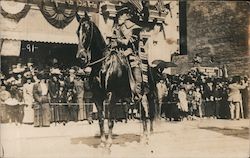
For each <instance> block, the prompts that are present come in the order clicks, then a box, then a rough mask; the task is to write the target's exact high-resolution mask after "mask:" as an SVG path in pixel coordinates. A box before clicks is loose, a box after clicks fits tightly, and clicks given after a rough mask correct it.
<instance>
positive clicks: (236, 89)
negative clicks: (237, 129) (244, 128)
mask: <svg viewBox="0 0 250 158" xmlns="http://www.w3.org/2000/svg"><path fill="white" fill-rule="evenodd" d="M246 87H247V82H245V81H243V82H241V80H240V76H234V77H233V80H232V83H231V84H229V86H228V88H229V89H230V92H229V94H228V96H229V97H228V101H229V102H230V104H229V107H230V114H231V119H232V120H233V119H236V120H239V119H240V110H243V109H242V96H241V93H240V90H241V89H245V88H246ZM242 112H243V111H242ZM242 114H243V113H242Z"/></svg>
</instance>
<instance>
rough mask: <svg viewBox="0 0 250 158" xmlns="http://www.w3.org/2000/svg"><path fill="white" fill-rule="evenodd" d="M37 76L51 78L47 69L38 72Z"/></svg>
mask: <svg viewBox="0 0 250 158" xmlns="http://www.w3.org/2000/svg"><path fill="white" fill-rule="evenodd" d="M37 78H38V79H40V80H41V79H48V78H49V74H48V73H47V72H46V71H40V72H38V73H37Z"/></svg>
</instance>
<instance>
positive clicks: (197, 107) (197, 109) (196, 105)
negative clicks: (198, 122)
mask: <svg viewBox="0 0 250 158" xmlns="http://www.w3.org/2000/svg"><path fill="white" fill-rule="evenodd" d="M193 99H194V100H193V109H194V114H195V116H198V115H199V116H200V118H202V109H201V104H202V95H201V92H200V88H199V87H198V86H197V87H196V88H195V91H194V93H193Z"/></svg>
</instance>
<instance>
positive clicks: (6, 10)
mask: <svg viewBox="0 0 250 158" xmlns="http://www.w3.org/2000/svg"><path fill="white" fill-rule="evenodd" d="M0 4H1V5H0V12H1V14H2V16H3V17H5V18H9V19H13V20H14V21H16V22H19V21H20V20H21V19H22V18H24V17H25V16H26V15H27V13H28V12H29V10H30V5H27V4H24V3H18V2H12V1H1V3H0Z"/></svg>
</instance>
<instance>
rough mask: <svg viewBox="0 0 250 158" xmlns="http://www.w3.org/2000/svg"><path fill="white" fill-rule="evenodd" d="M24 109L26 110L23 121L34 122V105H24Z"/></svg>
mask: <svg viewBox="0 0 250 158" xmlns="http://www.w3.org/2000/svg"><path fill="white" fill-rule="evenodd" d="M23 111H24V117H23V123H33V122H34V109H33V108H32V105H26V106H24V109H23Z"/></svg>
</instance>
